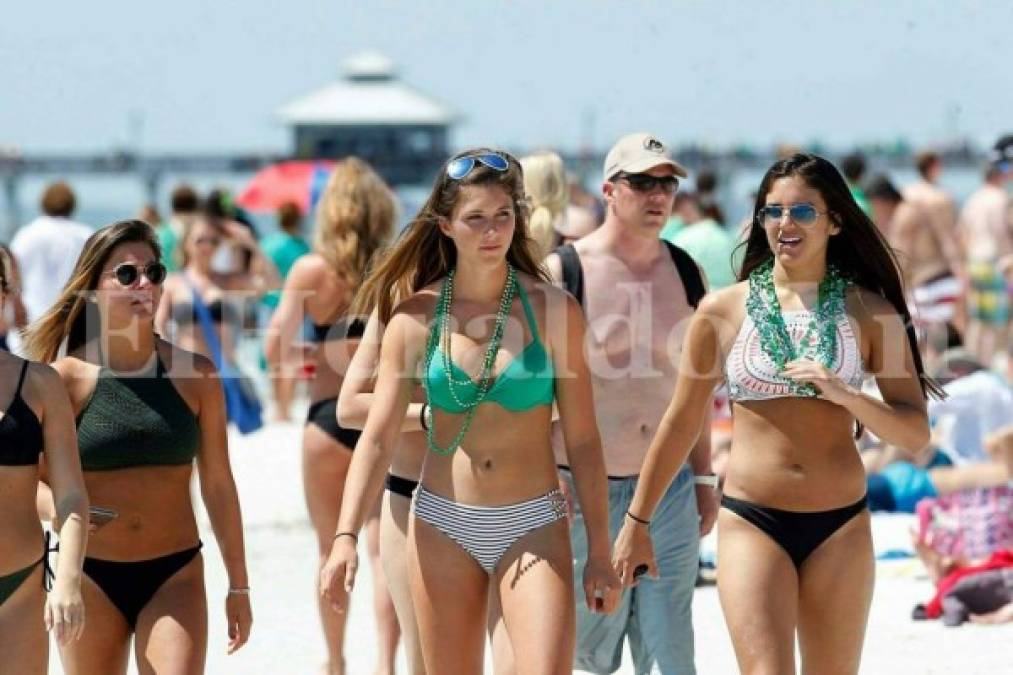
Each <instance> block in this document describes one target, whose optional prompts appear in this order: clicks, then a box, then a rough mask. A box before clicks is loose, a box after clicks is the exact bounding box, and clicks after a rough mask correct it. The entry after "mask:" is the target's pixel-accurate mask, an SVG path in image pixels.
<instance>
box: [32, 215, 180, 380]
mask: <svg viewBox="0 0 1013 675" xmlns="http://www.w3.org/2000/svg"><path fill="white" fill-rule="evenodd" d="M133 242H137V243H142V244H146V245H147V246H148V247H150V248H151V250H152V252H153V253H154V254H155V259H156V260H161V259H162V249H161V247H160V246H159V245H158V237H157V236H156V235H155V231H154V230H153V229H151V226H150V225H148V224H147V223H146V222H144V221H142V220H121V221H118V222H115V223H113V224H112V225H107V226H105V227H103V228H101V229H99V230H97V231H95V232H94V233H93V234H92V235H91V236H90V237H88V241H86V242H85V244H84V249H82V251H81V255H80V256H78V258H77V263H76V264H75V265H74V271H73V272H72V273H71V275H70V280H69V281H68V282H67V284H66V285H65V286H64V287H63V291H62V292H61V293H60V297H58V298H57V299H56V302H55V303H54V304H53V306H52V307H50V308H49V309H48V310H47V311H46V313H45V314H43V315H42V316H41V317H39V319H37V320H36V321H35V322H34V323H32V324H31V325H30V326H29V327H28V328H27V329H25V333H24V344H25V352H26V354H27V355H28V358H30V359H32V360H33V361H42V362H44V363H49V362H51V361H54V360H56V357H57V356H58V354H59V353H60V345H62V344H63V341H64V340H66V341H67V350H66V352H67V353H68V354H70V353H72V352H73V351H74V350H76V349H78V348H79V347H81V346H82V345H83V344H85V343H86V342H87V341H88V340H89V339H91V338H93V337H94V336H93V335H88V333H87V328H88V326H89V325H92V326H96V325H98V322H97V321H94V320H93V319H94V315H92V316H91V317H89V312H91V311H95V310H94V307H95V305H94V303H90V302H88V301H87V295H88V293H89V292H90V291H94V290H95V289H96V288H97V287H98V282H99V277H100V275H101V274H102V268H103V267H105V265H106V263H107V262H108V261H109V256H111V255H112V253H113V251H114V250H115V249H116V247H117V246H119V245H120V244H126V243H133Z"/></svg>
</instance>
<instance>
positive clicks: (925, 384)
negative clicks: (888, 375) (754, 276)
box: [739, 153, 945, 398]
mask: <svg viewBox="0 0 1013 675" xmlns="http://www.w3.org/2000/svg"><path fill="white" fill-rule="evenodd" d="M791 176H797V177H799V178H801V179H802V180H804V181H805V183H806V185H808V186H809V187H811V188H812V189H814V190H816V191H818V192H819V193H820V195H821V196H822V197H823V201H825V202H826V204H827V212H828V215H829V217H830V218H831V219H832V220H833V221H834V222H835V223H836V224H837V225H838V227H839V228H840V232H839V233H838V234H837V235H835V236H833V237H830V242H829V243H828V245H827V264H828V265H830V264H832V265H835V266H836V267H837V269H838V270H840V272H841V274H842V275H844V276H845V277H847V278H848V279H849V280H850V281H851V282H852V283H854V284H855V285H857V286H860V287H861V288H864V289H866V290H868V291H870V292H872V293H875V294H876V295H879V296H881V297H883V298H884V299H886V301H887V302H889V303H890V304H891V305H893V308H894V309H895V310H896V311H897V314H899V315H900V317H901V319H902V320H903V322H904V328H905V331H906V332H907V339H908V344H909V345H910V347H911V356H912V357H913V358H914V365H915V370H916V371H917V373H918V380H919V382H920V383H921V387H922V394H923V395H924V396H925V397H926V398H928V397H929V396H930V395H931V396H935V397H937V398H942V397H943V396H944V395H945V394H944V393H943V390H942V388H941V387H940V386H939V384H938V383H936V382H935V381H934V380H933V379H932V378H930V377H928V376H927V375H926V374H925V367H924V365H923V364H922V356H921V353H920V352H919V351H918V338H917V337H916V335H915V329H914V324H913V321H912V320H911V312H910V311H908V307H907V302H905V300H904V284H903V282H902V280H901V274H900V265H899V264H898V263H897V257H896V256H895V255H894V253H893V250H892V249H891V248H890V246H889V244H887V243H886V240H885V239H884V238H883V235H882V234H881V233H880V231H879V228H877V227H876V225H875V224H874V223H873V222H872V220H871V219H870V218H869V216H867V215H865V212H864V211H862V209H861V207H859V206H858V203H857V202H856V201H855V198H854V197H852V196H851V190H850V189H848V184H847V183H846V182H844V178H843V177H842V176H841V174H840V172H838V171H837V169H836V168H835V167H834V165H833V164H831V163H830V162H829V161H827V160H826V159H823V158H822V157H820V156H818V155H812V154H808V153H797V154H794V155H792V156H791V157H787V158H785V159H782V160H779V161H778V162H775V163H774V165H773V166H772V167H770V168H769V169H768V170H767V173H766V174H764V176H763V180H762V181H760V187H759V189H758V190H757V191H756V204H755V206H754V207H753V221H752V224H751V225H750V229H749V237H748V238H747V239H746V241H745V242H744V243H743V244H740V245H739V246H740V247H741V246H745V248H746V252H745V256H744V257H743V259H742V269H741V270H740V271H739V281H745V280H746V279H748V278H749V275H750V273H751V272H752V271H753V270H754V269H756V268H757V267H759V266H760V265H762V264H764V263H765V262H767V261H768V260H770V259H772V258H773V257H774V253H773V251H771V250H770V244H769V243H768V242H767V233H766V231H765V230H764V229H763V223H761V222H760V219H759V217H758V215H757V214H759V213H760V209H762V208H763V207H764V206H766V204H767V194H768V193H769V192H770V189H771V187H772V186H773V184H774V181H776V180H778V179H780V178H788V177H791Z"/></svg>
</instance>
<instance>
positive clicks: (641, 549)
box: [612, 518, 658, 587]
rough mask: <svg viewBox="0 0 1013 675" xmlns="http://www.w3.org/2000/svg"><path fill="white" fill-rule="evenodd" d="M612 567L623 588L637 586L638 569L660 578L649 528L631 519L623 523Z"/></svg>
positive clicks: (614, 547) (613, 548)
mask: <svg viewBox="0 0 1013 675" xmlns="http://www.w3.org/2000/svg"><path fill="white" fill-rule="evenodd" d="M612 566H613V567H614V568H615V570H616V572H617V573H618V574H619V578H620V579H621V580H622V583H623V586H624V587H625V586H636V585H637V577H639V576H640V574H638V573H637V569H638V568H639V569H640V570H643V572H641V574H643V573H645V572H646V573H647V574H649V575H651V577H653V578H655V579H657V578H658V563H657V562H656V561H655V560H654V546H653V545H652V544H651V534H650V532H648V530H647V526H646V525H644V524H642V523H636V522H633V521H632V520H630V519H629V518H627V519H626V521H625V522H624V523H623V526H622V528H621V529H620V530H619V536H618V537H616V543H615V546H613V547H612Z"/></svg>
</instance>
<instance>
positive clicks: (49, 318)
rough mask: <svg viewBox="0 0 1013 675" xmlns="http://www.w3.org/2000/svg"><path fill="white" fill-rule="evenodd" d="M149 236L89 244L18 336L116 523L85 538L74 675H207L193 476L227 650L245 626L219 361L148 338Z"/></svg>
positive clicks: (156, 287)
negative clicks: (217, 572) (131, 666)
mask: <svg viewBox="0 0 1013 675" xmlns="http://www.w3.org/2000/svg"><path fill="white" fill-rule="evenodd" d="M160 257H161V252H160V250H159V245H158V240H157V238H156V236H155V233H154V231H153V230H152V229H151V227H150V226H149V225H148V224H147V223H144V222H141V221H137V220H125V221H120V222H117V223H114V224H112V225H109V226H107V227H104V228H102V229H100V230H98V231H97V232H95V233H94V234H93V235H92V236H91V237H90V238H89V239H88V241H87V242H86V243H85V246H84V250H83V251H82V252H81V255H80V257H79V258H78V260H77V264H76V265H75V267H74V272H73V274H72V275H71V279H70V281H68V282H67V285H66V286H65V287H64V289H63V292H62V294H61V295H60V297H59V298H58V299H57V301H56V304H55V305H54V306H53V307H52V308H51V309H50V310H49V311H48V312H47V313H46V314H44V315H43V316H42V317H41V318H40V319H39V320H38V322H36V323H35V324H33V325H32V326H31V328H30V329H29V331H28V334H27V336H26V345H27V346H28V349H29V353H30V354H31V355H32V356H33V357H34V358H36V359H38V360H40V361H53V360H55V359H57V357H58V356H60V352H61V351H65V352H66V354H67V356H66V357H64V358H61V359H59V360H58V361H56V363H55V364H54V367H55V368H56V370H57V372H58V373H59V374H60V376H61V377H62V379H63V382H64V385H65V386H66V388H67V391H68V392H69V394H70V400H71V405H72V406H73V409H74V412H75V414H76V416H77V435H78V448H79V453H80V457H81V467H82V469H83V470H84V479H85V485H86V486H87V488H88V496H89V497H90V499H91V502H92V503H93V504H95V505H97V506H101V507H105V508H107V509H111V510H112V511H114V512H116V513H117V514H118V515H117V517H116V518H114V519H113V520H112V521H111V522H110V523H109V524H107V525H105V526H104V527H103V528H102V529H101V530H99V531H98V532H97V533H96V534H95V535H94V536H92V538H91V540H90V541H89V542H88V555H87V557H86V558H85V560H84V579H83V583H82V591H83V594H84V601H85V607H86V608H87V611H88V630H87V631H85V633H84V635H83V636H82V638H81V640H80V641H78V642H76V643H74V644H72V645H68V646H65V647H64V648H63V649H62V650H61V658H62V660H63V666H64V669H65V670H66V671H67V673H70V674H71V675H92V674H94V675H115V674H117V673H126V672H127V662H128V660H129V648H130V642H131V638H133V640H134V642H135V647H134V652H135V654H136V657H137V662H138V663H137V669H138V671H139V672H141V673H152V672H159V673H161V672H172V673H177V672H178V673H188V674H191V673H201V672H203V670H204V656H205V651H206V645H207V612H208V608H207V598H206V593H205V588H204V561H203V556H202V555H201V552H200V549H201V542H200V539H199V535H198V531H197V519H196V516H195V514H194V508H193V502H192V500H191V493H190V482H191V478H192V476H193V472H194V468H196V469H197V477H198V479H199V484H200V494H201V496H202V497H203V501H204V505H205V508H206V509H207V513H208V517H209V518H210V520H211V525H212V528H213V529H214V532H215V535H216V538H217V540H218V548H219V549H220V550H221V553H222V558H223V560H224V563H225V567H226V570H227V572H228V578H229V589H228V593H227V595H226V597H225V599H224V605H225V614H226V620H227V626H228V635H229V651H230V652H233V651H235V650H236V649H239V648H240V647H241V646H242V645H243V644H244V643H245V642H246V640H247V638H248V636H249V632H250V626H251V623H252V621H253V619H252V613H251V610H250V596H249V593H250V589H249V582H248V580H247V575H246V556H245V553H244V546H243V529H242V527H243V524H242V517H241V515H240V511H239V499H238V497H237V494H236V485H235V482H234V481H233V478H232V469H231V465H230V463H229V454H228V441H227V437H226V433H225V404H224V400H223V395H222V388H221V384H220V383H219V382H218V379H217V377H216V374H215V370H214V366H213V365H212V364H211V362H210V361H209V360H208V359H207V358H205V357H202V356H199V355H195V354H192V353H190V352H186V351H183V350H182V349H179V348H177V347H175V346H174V345H172V344H170V343H168V342H166V341H164V340H162V339H161V337H159V336H158V335H157V334H156V333H155V332H154V329H153V320H154V314H155V307H157V305H158V299H159V295H160V293H161V283H162V281H163V280H164V279H165V267H164V266H163V265H162V263H161V262H160Z"/></svg>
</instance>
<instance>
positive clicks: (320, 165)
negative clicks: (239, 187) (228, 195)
mask: <svg viewBox="0 0 1013 675" xmlns="http://www.w3.org/2000/svg"><path fill="white" fill-rule="evenodd" d="M334 164H335V162H334V161H333V160H291V161H287V162H279V163H277V164H272V165H270V166H267V167H264V168H263V169H261V170H260V171H258V172H257V173H256V175H255V176H254V177H253V178H251V179H250V182H249V183H248V184H247V185H246V187H245V188H243V191H242V192H240V193H239V196H238V197H237V198H236V203H237V204H239V205H240V206H242V207H243V208H244V209H248V210H250V211H277V210H278V207H280V206H281V205H282V204H284V203H285V202H294V203H295V204H298V205H299V208H300V209H302V212H303V213H309V212H310V210H311V208H312V207H313V206H314V205H315V204H316V201H317V199H318V198H319V196H320V194H321V193H322V192H323V190H324V186H325V185H326V184H327V177H328V176H329V175H330V173H331V169H333V168H334Z"/></svg>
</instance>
